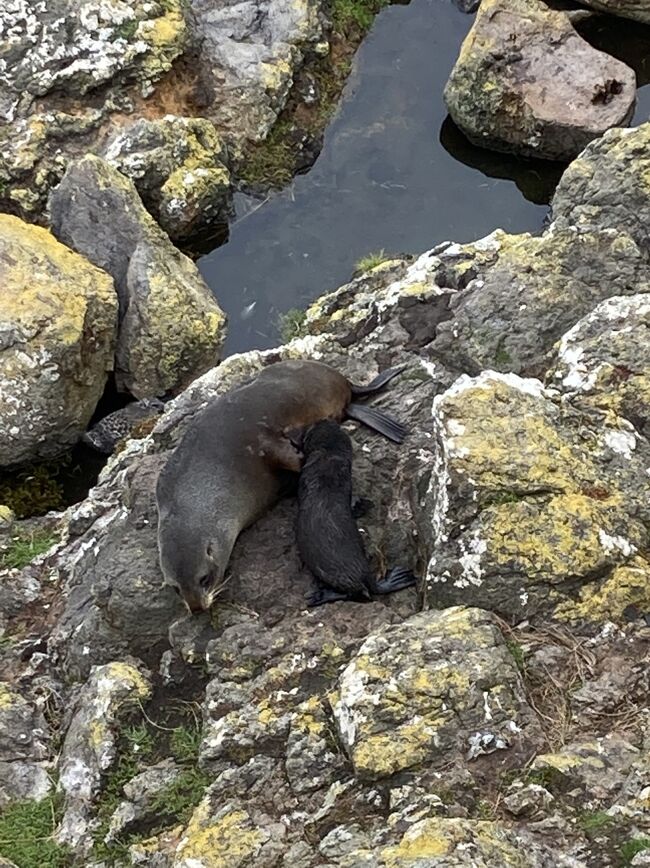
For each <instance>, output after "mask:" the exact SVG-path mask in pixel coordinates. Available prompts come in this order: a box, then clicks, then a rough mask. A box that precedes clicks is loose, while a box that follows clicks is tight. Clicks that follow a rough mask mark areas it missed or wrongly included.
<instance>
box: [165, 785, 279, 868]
mask: <svg viewBox="0 0 650 868" xmlns="http://www.w3.org/2000/svg"><path fill="white" fill-rule="evenodd" d="M263 842H264V836H263V834H262V832H261V831H260V830H259V829H258V828H257V827H256V826H255V824H254V823H253V821H252V820H251V818H250V816H249V815H248V813H247V812H246V811H243V810H237V809H236V808H233V807H231V806H229V805H227V806H225V807H224V808H223V809H222V810H220V811H219V813H218V814H217V815H216V817H211V814H210V803H209V799H208V798H206V799H204V800H203V801H202V802H201V804H200V805H199V806H198V808H196V810H195V811H194V813H193V815H192V819H191V820H190V822H189V824H188V826H187V829H186V830H185V833H184V835H183V838H182V839H181V842H180V843H179V845H178V849H177V851H176V856H175V859H174V868H237V866H240V865H244V864H247V860H250V859H253V858H254V857H255V854H256V853H257V852H258V851H259V849H260V846H261V844H262V843H263ZM250 864H254V863H253V862H251V863H250Z"/></svg>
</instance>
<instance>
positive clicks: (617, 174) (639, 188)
mask: <svg viewBox="0 0 650 868" xmlns="http://www.w3.org/2000/svg"><path fill="white" fill-rule="evenodd" d="M649 173H650V123H645V124H641V126H639V127H635V128H633V129H629V130H626V129H619V130H608V131H607V132H606V133H605V135H604V136H603V137H602V138H600V139H597V140H596V141H595V142H592V143H591V144H590V145H588V146H587V147H586V148H585V150H584V151H583V152H582V153H581V154H580V156H579V157H578V159H577V160H574V161H573V162H572V163H571V165H570V166H569V167H568V168H567V170H566V171H565V172H564V174H563V175H562V178H561V179H560V183H559V184H558V186H557V190H556V191H555V195H554V196H553V202H552V209H553V218H554V220H555V225H556V226H557V227H562V228H564V227H567V228H569V227H571V226H577V227H578V228H579V229H581V230H593V229H594V228H596V227H600V228H610V229H615V230H616V231H617V232H621V233H625V234H626V235H629V236H630V237H631V238H633V239H634V241H635V242H636V244H637V245H638V246H639V249H640V250H641V251H642V253H643V254H644V255H645V256H646V258H648V257H650V184H647V183H644V182H641V183H640V182H639V181H640V179H643V178H647V177H648V175H649Z"/></svg>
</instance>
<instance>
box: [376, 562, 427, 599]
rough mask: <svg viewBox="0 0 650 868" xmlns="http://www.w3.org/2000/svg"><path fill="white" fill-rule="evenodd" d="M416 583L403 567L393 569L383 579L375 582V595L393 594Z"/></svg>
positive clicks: (410, 573) (413, 577)
mask: <svg viewBox="0 0 650 868" xmlns="http://www.w3.org/2000/svg"><path fill="white" fill-rule="evenodd" d="M416 582H417V579H416V577H415V576H414V575H413V573H412V572H411V571H410V570H407V569H406V568H405V567H393V569H392V570H389V571H388V572H387V573H386V575H385V576H384V578H383V579H379V580H378V581H377V582H375V588H374V591H375V594H393V593H395V591H401V590H402V589H403V588H410V587H411V586H412V585H414V584H415V583H416Z"/></svg>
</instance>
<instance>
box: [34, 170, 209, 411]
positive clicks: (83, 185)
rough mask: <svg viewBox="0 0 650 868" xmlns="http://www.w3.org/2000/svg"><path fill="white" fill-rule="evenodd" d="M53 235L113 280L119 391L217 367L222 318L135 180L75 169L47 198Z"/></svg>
mask: <svg viewBox="0 0 650 868" xmlns="http://www.w3.org/2000/svg"><path fill="white" fill-rule="evenodd" d="M50 214H51V223H52V231H53V232H54V234H55V235H56V236H57V238H59V239H60V240H61V241H63V242H64V243H65V244H67V245H68V246H70V247H72V248H73V249H74V250H77V251H78V252H80V253H83V254H84V255H85V256H87V257H88V259H90V260H91V261H92V262H94V263H95V264H96V265H98V266H100V267H101V268H103V269H104V270H105V271H107V272H108V273H109V274H111V275H112V276H113V278H114V280H115V286H116V289H117V293H118V297H119V301H120V326H119V333H118V342H117V352H116V359H115V377H116V382H117V386H118V388H119V389H122V390H124V391H128V392H130V393H131V394H132V395H134V396H135V397H136V398H148V397H153V396H156V395H162V394H164V393H166V392H169V391H171V390H174V389H178V388H179V387H181V386H183V385H186V384H187V383H188V382H189V381H190V380H191V379H192V378H193V377H195V376H197V375H198V374H200V373H202V372H203V371H205V370H206V369H208V368H210V367H212V366H213V365H215V364H217V362H218V360H219V355H220V351H221V346H222V344H223V341H224V338H225V316H224V314H223V312H222V311H221V309H220V307H219V305H218V304H217V302H216V300H215V299H214V296H213V295H212V293H211V292H210V290H209V288H208V287H207V285H206V284H205V282H204V281H203V279H202V278H201V276H200V275H199V272H198V270H197V268H196V266H195V265H194V264H193V263H192V262H191V260H190V259H188V258H187V257H186V256H183V254H181V253H180V252H179V251H178V250H176V248H175V247H174V246H173V245H172V244H171V242H170V241H169V239H168V238H167V236H166V235H165V234H164V232H162V230H161V229H160V228H159V227H158V226H157V225H156V223H155V222H154V221H153V219H152V218H151V217H150V215H149V214H148V213H147V211H146V210H145V208H144V206H143V204H142V202H141V200H140V197H139V196H138V194H137V191H136V189H135V187H134V185H133V182H132V181H130V180H129V179H128V178H126V177H125V176H124V175H122V174H121V173H120V172H118V171H117V170H116V169H114V168H113V167H112V166H109V164H108V163H106V162H104V161H103V160H101V159H100V158H99V157H94V156H91V155H88V156H86V157H84V158H83V159H81V160H79V161H78V162H76V163H72V164H71V165H70V166H69V168H68V170H67V171H66V174H65V176H64V178H63V180H62V181H61V184H60V185H59V186H58V187H57V188H56V189H55V190H54V191H53V192H52V195H51V197H50Z"/></svg>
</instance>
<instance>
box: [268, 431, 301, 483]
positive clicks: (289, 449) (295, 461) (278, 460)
mask: <svg viewBox="0 0 650 868" xmlns="http://www.w3.org/2000/svg"><path fill="white" fill-rule="evenodd" d="M259 444H260V457H261V458H264V460H265V461H266V462H267V463H268V464H272V465H274V466H276V467H280V468H282V469H284V470H291V471H293V472H294V473H300V470H301V467H302V452H300V451H299V450H298V449H296V447H295V445H294V444H293V443H292V442H291V440H289V439H288V438H287V437H283V436H282V434H276V433H274V432H273V431H269V430H266V429H264V430H262V432H261V433H260V437H259Z"/></svg>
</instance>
